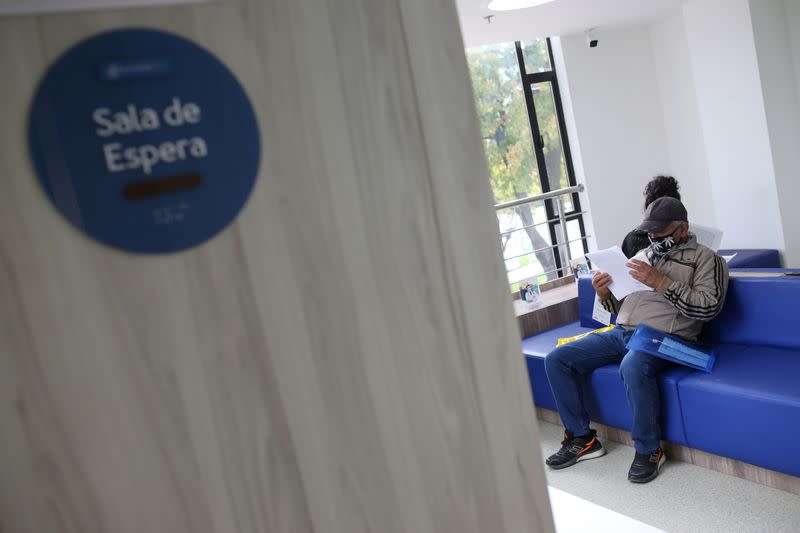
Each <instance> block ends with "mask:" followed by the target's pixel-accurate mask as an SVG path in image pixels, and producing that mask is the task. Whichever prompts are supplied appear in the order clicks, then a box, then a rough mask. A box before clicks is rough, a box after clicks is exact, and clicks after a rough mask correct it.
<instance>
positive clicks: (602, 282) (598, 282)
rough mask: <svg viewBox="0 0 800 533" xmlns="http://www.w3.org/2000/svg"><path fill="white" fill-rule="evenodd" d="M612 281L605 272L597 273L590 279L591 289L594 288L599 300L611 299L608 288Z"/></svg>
mask: <svg viewBox="0 0 800 533" xmlns="http://www.w3.org/2000/svg"><path fill="white" fill-rule="evenodd" d="M613 281H614V280H612V279H611V275H610V274H608V273H606V272H598V273H597V274H595V275H594V277H593V278H592V287H594V290H595V292H597V296H599V297H600V299H601V300H608V299H609V298H611V291H609V290H608V286H609V285H611V283H613Z"/></svg>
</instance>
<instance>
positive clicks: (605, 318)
mask: <svg viewBox="0 0 800 533" xmlns="http://www.w3.org/2000/svg"><path fill="white" fill-rule="evenodd" d="M592 318H593V319H595V320H597V321H598V322H600V323H601V324H604V325H606V326H610V325H611V313H609V312H608V311H606V309H605V307H603V304H601V303H600V297H599V296H597V295H596V294H595V295H594V308H592Z"/></svg>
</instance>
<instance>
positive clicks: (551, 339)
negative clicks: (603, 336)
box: [522, 321, 592, 410]
mask: <svg viewBox="0 0 800 533" xmlns="http://www.w3.org/2000/svg"><path fill="white" fill-rule="evenodd" d="M587 331H592V328H584V327H582V326H581V325H580V322H577V321H576V322H570V323H569V324H566V325H564V326H560V327H557V328H555V329H551V330H548V331H543V332H542V333H539V334H538V335H534V336H532V337H528V338H527V339H522V353H523V354H525V362H526V363H527V365H528V378H529V379H530V382H531V388H532V389H533V403H535V404H536V405H538V406H540V407H546V408H547V409H553V410H555V409H556V401H555V400H554V399H553V391H552V390H551V389H550V382H548V381H547V374H545V370H544V357H545V356H546V355H547V354H549V353H550V352H551V351H553V348H555V347H556V345H557V344H558V339H561V338H566V337H574V336H575V335H580V334H581V333H586V332H587Z"/></svg>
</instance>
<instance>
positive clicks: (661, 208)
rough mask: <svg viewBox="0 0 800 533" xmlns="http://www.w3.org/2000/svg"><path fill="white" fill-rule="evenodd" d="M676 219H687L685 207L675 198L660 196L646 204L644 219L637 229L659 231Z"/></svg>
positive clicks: (684, 220)
mask: <svg viewBox="0 0 800 533" xmlns="http://www.w3.org/2000/svg"><path fill="white" fill-rule="evenodd" d="M676 220H680V221H682V222H688V221H689V217H688V215H687V214H686V208H685V207H684V206H683V204H682V203H681V201H680V200H678V199H677V198H670V197H668V196H662V197H661V198H658V199H657V200H655V201H654V202H653V203H652V204H650V205H649V206H647V210H646V211H645V212H644V220H643V221H642V223H641V224H639V227H638V228H637V229H638V230H639V231H646V232H647V233H661V232H662V231H664V230H665V229H667V227H669V225H670V224H672V223H673V222H674V221H676Z"/></svg>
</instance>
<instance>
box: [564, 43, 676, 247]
mask: <svg viewBox="0 0 800 533" xmlns="http://www.w3.org/2000/svg"><path fill="white" fill-rule="evenodd" d="M598 37H599V40H600V45H599V46H598V47H597V48H588V47H587V46H586V39H585V37H584V35H583V34H577V35H570V36H565V37H562V38H561V52H562V55H563V61H564V63H565V65H566V71H567V76H568V83H567V84H564V83H562V87H561V90H562V93H564V95H565V96H568V97H569V99H570V100H571V105H572V113H573V115H574V116H573V117H572V118H573V119H574V129H575V133H576V135H572V136H571V137H570V143H571V147H572V149H573V152H574V153H575V154H576V159H577V158H579V160H580V161H579V163H578V164H577V165H576V174H578V176H577V177H578V180H579V181H582V182H584V183H586V188H587V192H586V197H587V198H588V207H589V209H590V216H591V218H592V221H593V225H594V231H595V235H596V242H597V246H598V247H601V248H604V247H608V246H612V245H614V244H619V243H621V242H622V239H623V238H624V236H625V234H626V233H627V232H628V231H630V230H631V229H632V228H633V227H634V226H635V225H636V224H637V223H638V222H639V221H640V220H641V216H642V207H643V203H644V198H643V196H642V191H643V189H644V185H645V184H646V183H647V181H648V180H649V179H650V178H651V177H652V176H653V175H656V174H660V173H663V172H667V169H668V167H669V158H668V155H667V150H666V148H665V146H666V144H667V139H666V134H665V131H664V118H663V113H662V111H661V104H660V102H659V97H658V94H659V92H658V87H657V85H656V74H655V69H654V67H653V60H652V57H653V55H652V47H651V44H650V35H649V33H648V31H647V29H646V28H634V29H623V30H616V31H604V32H599V33H598ZM576 148H578V149H576ZM581 173H582V174H583V175H581Z"/></svg>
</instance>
